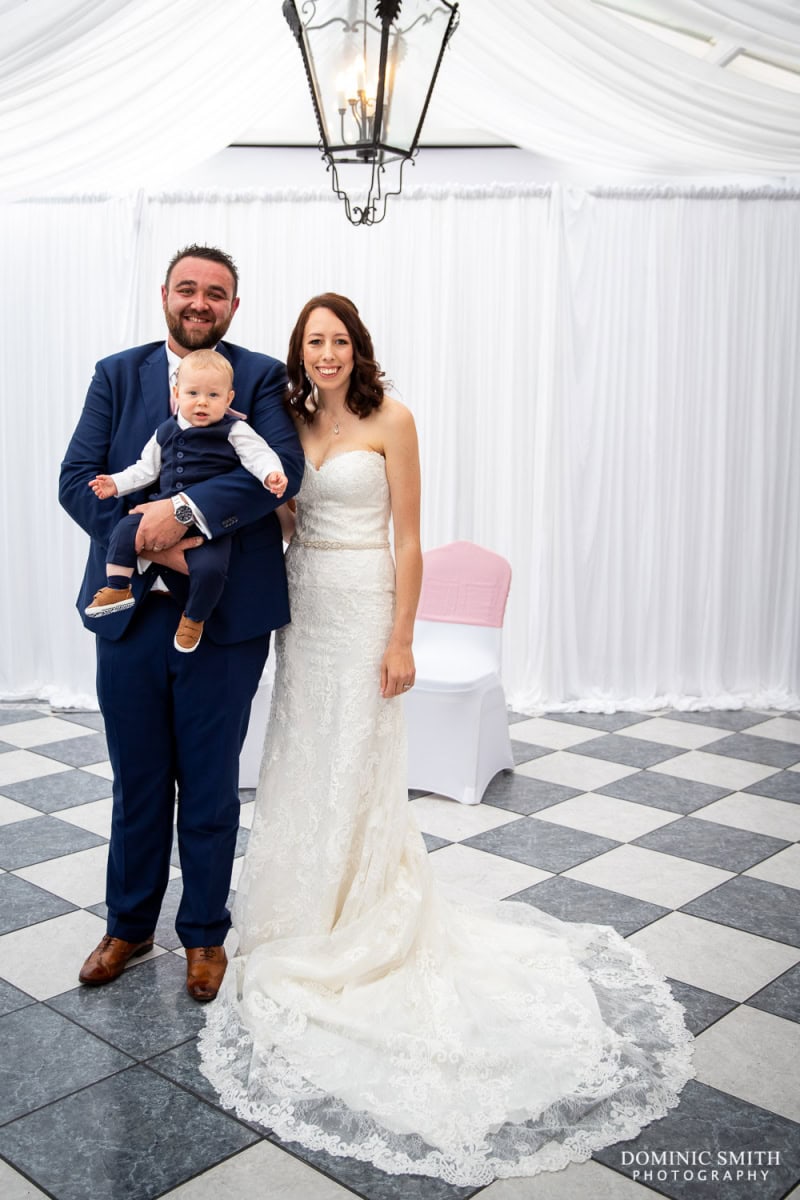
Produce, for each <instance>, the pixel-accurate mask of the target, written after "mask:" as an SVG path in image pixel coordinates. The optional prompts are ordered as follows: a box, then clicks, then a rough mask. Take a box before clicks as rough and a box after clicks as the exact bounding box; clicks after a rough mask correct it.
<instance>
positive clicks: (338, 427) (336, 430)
mask: <svg viewBox="0 0 800 1200" xmlns="http://www.w3.org/2000/svg"><path fill="white" fill-rule="evenodd" d="M319 411H320V412H321V413H322V414H323V415H326V416H327V414H326V413H325V409H324V408H320V409H319ZM329 420H330V422H331V429H332V430H333V432H334V434H335V435H336V437H338V436H339V433H340V432H341V425H340V424H339V422H338V421H337V420H336V419H335V417H330V418H329Z"/></svg>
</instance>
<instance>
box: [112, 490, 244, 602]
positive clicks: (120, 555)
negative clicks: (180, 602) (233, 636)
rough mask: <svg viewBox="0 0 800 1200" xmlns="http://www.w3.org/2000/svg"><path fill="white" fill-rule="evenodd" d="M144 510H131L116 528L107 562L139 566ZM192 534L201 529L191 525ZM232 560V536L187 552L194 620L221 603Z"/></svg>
mask: <svg viewBox="0 0 800 1200" xmlns="http://www.w3.org/2000/svg"><path fill="white" fill-rule="evenodd" d="M141 519H142V514H141V513H129V514H128V516H127V517H123V518H122V519H121V520H120V521H118V522H117V524H116V525H115V527H114V531H113V533H112V534H111V537H110V538H109V539H108V555H107V558H106V562H109V563H116V564H118V565H119V566H121V567H135V566H136V561H137V558H138V555H137V553H136V533H137V530H138V528H139V522H140V521H141ZM191 529H192V533H196V532H199V530H195V528H194V526H192V527H191ZM230 559H231V539H230V538H229V537H218V538H214V540H213V542H208V541H206V542H203V544H202V546H195V548H194V549H193V550H187V551H186V565H187V567H188V568H189V595H188V598H187V600H186V605H185V608H184V611H185V613H186V615H187V617H191V619H192V620H193V621H207V620H208V618H209V617H210V616H211V614H212V612H213V611H214V609H215V608H216V606H217V604H218V603H219V598H220V596H221V595H222V589H223V588H224V587H225V580H226V579H227V577H228V563H229V562H230Z"/></svg>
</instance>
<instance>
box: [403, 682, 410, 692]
mask: <svg viewBox="0 0 800 1200" xmlns="http://www.w3.org/2000/svg"><path fill="white" fill-rule="evenodd" d="M410 687H411V684H410V683H404V684H403V691H404V692H407V691H408V689H409V688H410Z"/></svg>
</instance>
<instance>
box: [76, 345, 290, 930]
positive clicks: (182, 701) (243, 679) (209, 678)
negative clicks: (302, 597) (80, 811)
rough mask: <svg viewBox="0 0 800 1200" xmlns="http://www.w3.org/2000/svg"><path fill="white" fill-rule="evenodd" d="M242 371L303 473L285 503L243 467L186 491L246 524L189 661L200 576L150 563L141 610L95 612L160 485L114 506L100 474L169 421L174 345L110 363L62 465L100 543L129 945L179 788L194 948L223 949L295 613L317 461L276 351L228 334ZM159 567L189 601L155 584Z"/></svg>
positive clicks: (211, 510) (148, 908)
mask: <svg viewBox="0 0 800 1200" xmlns="http://www.w3.org/2000/svg"><path fill="white" fill-rule="evenodd" d="M217 349H218V350H219V352H220V353H221V354H223V355H224V356H225V357H226V358H228V359H229V360H230V362H231V364H232V366H233V371H234V388H235V389H236V399H235V405H236V408H237V411H239V412H242V413H244V415H245V416H246V417H247V418H248V420H249V421H250V423H251V424H252V426H253V428H254V429H255V430H256V432H257V433H259V434H261V436H262V437H263V438H264V439H265V441H267V442H269V444H270V445H271V446H272V448H273V449H274V450H275V452H276V454H277V455H278V457H279V458H280V459H281V462H282V464H283V468H284V471H285V472H286V475H287V476H288V478H289V486H288V488H287V490H286V495H285V497H283V498H282V499H281V500H278V499H277V498H276V497H275V496H273V495H272V493H271V492H269V491H267V489H266V488H264V486H263V484H262V483H260V482H259V481H258V480H256V479H254V477H253V476H252V475H251V474H250V473H249V472H248V471H246V470H245V468H244V467H242V466H241V465H240V466H237V467H235V468H234V469H233V470H232V471H229V472H227V473H226V474H224V475H221V476H216V477H215V478H213V479H209V480H206V481H205V482H202V483H197V484H195V485H193V486H192V487H190V488H186V489H185V491H186V493H187V495H188V496H189V497H190V498H191V500H192V501H193V502H194V503H195V504H196V505H197V506H198V508H199V509H200V511H201V512H202V513H203V516H204V517H205V520H206V523H207V524H208V526H209V529H210V531H211V534H212V538H213V537H217V536H220V535H223V534H232V535H233V537H232V546H231V557H230V564H229V569H228V580H227V583H226V586H225V590H224V591H223V594H222V597H221V598H220V601H219V603H218V604H217V606H216V608H215V609H214V612H213V613H212V615H211V617H210V618H209V620H208V621H207V622H206V625H205V629H204V632H203V639H202V641H201V643H200V645H199V646H198V648H197V650H196V651H195V652H194V653H193V654H190V655H186V654H181V653H179V652H178V651H176V650H175V649H174V646H173V645H172V639H173V638H174V635H175V621H176V618H177V617H179V616H180V611H181V610H182V608H183V606H184V603H185V600H186V594H187V577H186V576H184V575H181V574H178V573H177V572H170V571H167V570H165V569H164V568H162V567H155V566H151V567H150V568H149V569H148V571H147V572H146V573H145V574H144V575H142V576H138V575H135V576H134V578H133V581H132V586H133V590H134V595H135V597H136V605H135V607H134V608H132V609H129V610H127V611H125V612H121V613H114V614H112V615H110V616H104V617H103V619H102V621H100V622H97V621H94V622H92V621H90V618H87V617H85V616H83V610H84V608H85V607H86V605H87V604H88V603H89V602H90V600H91V599H92V596H93V595H94V593H95V592H96V591H97V590H98V589H99V588H101V587H103V586H105V582H106V569H105V564H106V551H107V546H108V540H109V537H110V535H111V532H112V530H113V528H114V526H115V525H116V523H117V521H118V520H119V518H120V517H121V516H123V515H124V513H125V512H126V511H127V510H128V509H129V508H132V507H134V506H135V505H136V504H139V503H142V502H143V501H146V500H147V499H148V496H147V492H146V491H143V492H140V493H133V494H131V495H129V496H126V497H124V498H119V499H116V500H106V501H102V502H99V501H98V500H97V498H96V497H95V495H94V494H93V492H92V491H91V489H90V488H89V486H88V483H89V480H90V479H92V478H93V477H94V476H95V475H97V474H98V473H102V474H110V473H112V472H115V471H120V470H122V469H123V468H124V467H126V466H128V464H129V463H131V462H134V461H135V459H136V458H137V457H138V455H139V453H140V452H141V448H142V446H143V445H144V444H145V442H146V441H147V440H148V438H150V437H151V436H152V434H153V431H154V430H155V428H156V427H157V426H158V425H159V424H160V423H161V422H162V421H164V420H165V419H166V418H167V417H168V416H169V382H168V373H167V356H166V350H165V347H164V343H163V342H153V343H150V344H149V345H145V346H138V347H136V348H134V349H132V350H126V351H123V352H122V353H120V354H114V355H112V356H111V357H110V358H106V359H103V360H102V361H101V362H99V363H98V364H97V367H96V369H95V374H94V378H93V379H92V382H91V384H90V386H89V391H88V393H87V396H86V403H85V405H84V409H83V413H82V414H81V417H80V420H79V421H78V425H77V428H76V430H75V433H74V434H73V437H72V440H71V441H70V444H69V447H68V448H67V453H66V456H65V459H64V462H63V463H62V466H61V480H60V487H59V499H60V501H61V504H62V505H63V506H64V508H65V509H66V511H67V512H68V513H69V514H70V516H71V517H73V519H74V520H75V521H77V522H78V524H79V525H80V526H81V527H82V528H83V529H85V530H86V532H87V533H88V534H89V536H90V537H91V546H90V550H89V557H88V561H87V565H86V572H85V574H84V578H83V583H82V585H81V590H80V593H79V596H78V600H77V607H78V611H79V613H81V615H82V616H83V620H84V624H86V626H87V628H91V629H92V632H93V633H95V634H96V635H97V694H98V698H99V700H100V706H101V709H102V711H103V717H104V720H105V727H106V738H107V740H108V748H109V757H110V760H111V764H112V767H113V769H114V806H113V816H112V827H111V844H110V847H109V863H108V880H107V897H106V898H107V903H108V932H109V933H110V934H111V935H112V936H113V937H118V938H123V939H124V940H125V941H129V942H138V941H142V940H144V939H146V938H147V937H148V936H149V935H150V934H151V933H152V932H153V930H154V928H155V924H156V921H157V919H158V914H159V911H160V906H161V901H162V898H163V894H164V890H165V888H166V885H167V880H168V875H169V859H170V852H171V845H172V820H173V812H174V805H175V795H176V790H177V796H178V846H179V850H180V856H181V868H182V872H183V889H184V890H183V898H182V900H181V904H180V908H179V910H178V916H177V919H176V928H177V931H178V935H179V937H180V939H181V942H182V943H183V945H184V946H187V947H196V946H210V945H220V944H221V943H222V942H223V941H224V938H225V934H226V933H227V931H228V928H229V927H230V916H229V914H228V910H227V907H226V900H227V894H228V889H229V886H230V873H231V867H232V863H233V851H234V846H235V842H236V831H237V828H238V823H239V801H238V763H239V751H240V749H241V744H242V742H243V740H244V735H245V733H246V731H247V721H248V718H249V714H250V702H251V700H252V698H253V695H254V694H255V690H256V687H257V686H258V681H259V679H260V676H261V672H262V670H263V666H264V662H265V661H266V655H267V650H268V647H269V634H270V631H271V630H272V629H278V628H279V627H280V626H281V625H285V624H286V622H287V621H288V619H289V608H288V597H287V591H286V577H285V573H284V567H283V547H282V540H281V534H280V527H279V524H278V519H277V517H276V516H275V514H274V511H273V510H274V509H275V508H276V507H277V505H278V504H280V503H282V502H283V499H286V498H288V497H289V496H291V495H293V494H294V492H296V491H297V489H298V488H299V486H300V481H301V479H302V473H303V455H302V451H301V449H300V443H299V441H298V438H297V435H296V433H295V430H294V427H293V424H292V421H291V418H290V417H289V416H288V414H287V413H286V411H285V409H284V408H283V404H282V395H283V390H284V386H285V373H284V368H283V365H282V364H281V363H279V362H278V361H277V360H276V359H273V358H269V357H267V356H266V355H264V354H256V353H253V352H252V351H248V350H243V349H242V348H241V347H239V346H234V345H230V344H227V343H224V342H222V343H220V345H219V346H218V347H217ZM156 575H161V577H162V578H163V579H164V580H165V582H166V583H167V586H168V587H169V589H170V592H171V593H172V594H173V596H174V597H175V602H177V603H175V602H173V601H171V600H170V599H169V598H163V597H162V598H160V599H157V598H155V595H156V594H155V593H151V594H150V595H148V593H149V592H150V588H151V586H152V583H153V580H154V578H155V577H156Z"/></svg>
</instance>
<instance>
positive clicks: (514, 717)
mask: <svg viewBox="0 0 800 1200" xmlns="http://www.w3.org/2000/svg"><path fill="white" fill-rule="evenodd" d="M507 715H508V723H509V725H518V724H519V722H520V721H530V719H531V714H530V713H521V712H514V710H513V709H512V708H510V709H509V710H508V714H507Z"/></svg>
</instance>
